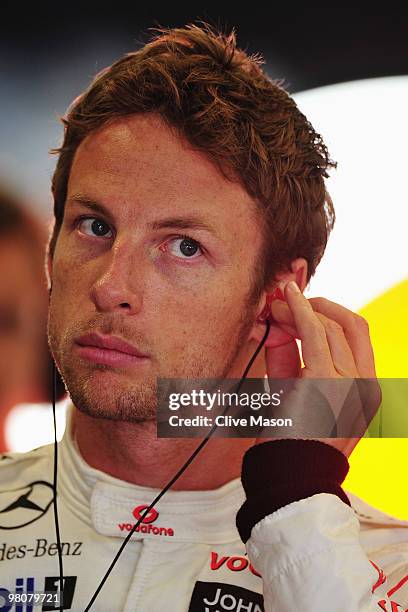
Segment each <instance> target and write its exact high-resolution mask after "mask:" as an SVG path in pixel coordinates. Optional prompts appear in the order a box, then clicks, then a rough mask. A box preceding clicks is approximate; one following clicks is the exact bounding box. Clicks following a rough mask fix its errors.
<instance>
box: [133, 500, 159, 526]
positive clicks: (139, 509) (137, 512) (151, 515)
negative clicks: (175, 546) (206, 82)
mask: <svg viewBox="0 0 408 612" xmlns="http://www.w3.org/2000/svg"><path fill="white" fill-rule="evenodd" d="M148 507H149V506H148V505H147V504H145V505H142V506H136V508H135V509H134V510H133V513H132V514H133V516H134V517H135V519H136V520H137V521H140V520H141V519H142V517H143V520H142V523H144V524H145V525H148V524H149V523H154V521H155V520H157V518H158V516H159V513H158V512H157V510H155V509H154V508H150V510H149V512H148V513H147V514H146V516H143V515H144V513H145V511H146V508H148Z"/></svg>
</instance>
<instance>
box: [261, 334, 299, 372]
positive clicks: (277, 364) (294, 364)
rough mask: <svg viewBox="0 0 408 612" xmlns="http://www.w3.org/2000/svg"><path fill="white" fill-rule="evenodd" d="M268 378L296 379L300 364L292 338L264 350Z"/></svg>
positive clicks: (295, 344) (296, 346) (297, 350)
mask: <svg viewBox="0 0 408 612" xmlns="http://www.w3.org/2000/svg"><path fill="white" fill-rule="evenodd" d="M265 359H266V372H267V375H268V378H298V377H299V376H300V371H301V368H302V364H301V361H300V354H299V348H298V345H297V342H296V340H295V339H294V338H292V340H289V341H286V343H285V344H281V345H279V346H274V347H273V348H272V347H267V348H266V349H265Z"/></svg>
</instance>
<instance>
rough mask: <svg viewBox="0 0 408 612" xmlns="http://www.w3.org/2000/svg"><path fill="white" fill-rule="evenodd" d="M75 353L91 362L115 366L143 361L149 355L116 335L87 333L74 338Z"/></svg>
mask: <svg viewBox="0 0 408 612" xmlns="http://www.w3.org/2000/svg"><path fill="white" fill-rule="evenodd" d="M75 351H76V353H77V354H78V355H79V356H80V357H82V358H83V359H86V360H87V361H91V362H93V363H100V364H103V365H110V366H116V367H128V366H135V365H138V364H141V363H145V362H146V361H147V360H148V359H149V356H148V355H145V354H143V353H142V352H141V351H139V350H138V349H137V348H136V347H135V346H133V345H132V344H129V343H128V342H125V341H124V340H122V339H121V338H118V337H117V336H103V335H100V334H96V333H89V334H84V335H82V336H79V337H78V338H75Z"/></svg>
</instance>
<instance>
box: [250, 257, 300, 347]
mask: <svg viewBox="0 0 408 612" xmlns="http://www.w3.org/2000/svg"><path fill="white" fill-rule="evenodd" d="M291 280H294V281H296V283H297V285H298V287H299V289H300V290H301V291H302V292H303V291H304V290H305V288H306V285H307V261H306V259H304V258H303V257H297V258H296V259H294V260H293V261H292V263H291V266H290V270H289V271H287V272H282V273H279V274H277V275H276V277H275V279H274V281H273V282H272V283H271V285H270V286H268V287H266V288H265V290H264V292H263V293H262V297H261V298H260V300H259V305H258V309H257V318H256V320H255V322H254V325H253V327H252V330H251V333H250V335H249V338H248V339H249V340H256V341H257V342H260V341H261V340H262V338H263V336H264V334H265V321H264V320H263V319H262V314H265V313H266V312H268V311H269V305H268V304H267V297H268V296H270V295H271V294H272V293H274V291H276V290H277V289H280V290H281V292H282V294H283V289H284V287H285V285H286V283H288V282H289V281H291Z"/></svg>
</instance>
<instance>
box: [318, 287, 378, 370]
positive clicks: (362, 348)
mask: <svg viewBox="0 0 408 612" xmlns="http://www.w3.org/2000/svg"><path fill="white" fill-rule="evenodd" d="M309 302H310V303H311V305H312V307H313V310H314V311H315V312H320V313H321V314H323V315H325V316H327V317H329V319H332V320H333V321H336V322H337V323H339V324H340V325H341V327H342V328H343V331H344V335H345V337H346V339H347V342H348V344H349V346H350V348H351V351H352V353H353V357H354V362H355V364H356V367H357V371H358V373H359V375H360V376H361V378H376V372H375V360H374V352H373V347H372V344H371V340H370V332H369V327H368V323H367V321H366V320H365V319H364V318H363V317H361V316H360V315H358V314H356V313H355V312H352V311H351V310H348V308H345V307H344V306H341V305H340V304H336V303H335V302H332V301H330V300H328V299H326V298H322V297H317V298H309Z"/></svg>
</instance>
